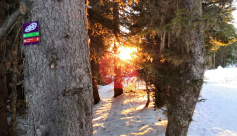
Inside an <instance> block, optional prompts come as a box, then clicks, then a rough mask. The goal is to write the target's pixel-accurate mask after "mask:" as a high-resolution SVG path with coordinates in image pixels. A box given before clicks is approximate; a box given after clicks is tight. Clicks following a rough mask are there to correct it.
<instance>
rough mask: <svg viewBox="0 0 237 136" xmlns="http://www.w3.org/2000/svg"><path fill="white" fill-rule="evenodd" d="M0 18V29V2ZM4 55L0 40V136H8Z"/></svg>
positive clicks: (0, 6)
mask: <svg viewBox="0 0 237 136" xmlns="http://www.w3.org/2000/svg"><path fill="white" fill-rule="evenodd" d="M0 18H1V19H0V27H1V26H2V25H3V23H4V21H5V19H6V17H5V8H4V1H0ZM5 53H6V46H5V44H4V40H3V39H0V128H1V129H0V136H8V123H7V93H6V92H7V88H6V75H5V73H6V67H5V62H4V58H5Z"/></svg>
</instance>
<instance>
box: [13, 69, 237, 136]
mask: <svg viewBox="0 0 237 136" xmlns="http://www.w3.org/2000/svg"><path fill="white" fill-rule="evenodd" d="M204 80H205V84H204V85H203V88H202V91H201V94H200V98H199V99H205V101H204V102H199V103H197V105H196V108H195V111H194V115H193V121H192V122H191V124H190V127H189V130H188V136H237V120H236V119H237V68H224V69H222V68H218V69H216V70H208V71H206V72H205V79H204ZM98 87H99V93H100V97H101V101H100V102H99V103H98V104H96V105H94V107H93V120H92V121H93V134H94V136H139V135H143V136H165V130H166V126H167V123H168V122H167V118H166V116H165V112H166V109H165V108H163V109H155V107H154V102H153V99H152V96H151V99H152V100H151V102H150V105H149V107H148V108H144V106H145V103H146V100H147V98H146V97H147V96H146V92H144V91H142V88H143V89H144V86H140V87H138V91H136V92H134V91H129V92H127V93H124V94H122V95H121V96H118V97H117V98H114V97H113V94H114V92H113V83H112V84H109V85H106V86H100V85H99V86H98ZM8 121H9V122H10V117H8ZM17 124H18V126H17V132H18V133H19V135H20V136H24V135H25V134H26V130H27V121H26V118H25V117H23V116H17Z"/></svg>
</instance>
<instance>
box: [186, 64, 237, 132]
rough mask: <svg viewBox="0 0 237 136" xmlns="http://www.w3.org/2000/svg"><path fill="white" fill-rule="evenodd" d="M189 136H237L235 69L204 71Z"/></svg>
mask: <svg viewBox="0 0 237 136" xmlns="http://www.w3.org/2000/svg"><path fill="white" fill-rule="evenodd" d="M205 79H206V80H205V82H206V83H205V84H204V85H203V88H202V91H201V96H202V97H201V98H202V99H206V101H205V102H199V103H198V104H197V105H196V108H195V111H194V115H193V120H194V121H193V122H191V124H190V127H189V131H188V136H237V68H224V69H223V68H220V67H218V69H216V70H209V71H206V72H205Z"/></svg>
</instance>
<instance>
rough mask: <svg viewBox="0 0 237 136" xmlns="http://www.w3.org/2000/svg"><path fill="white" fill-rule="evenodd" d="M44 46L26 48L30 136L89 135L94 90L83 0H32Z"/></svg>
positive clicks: (31, 14)
mask: <svg viewBox="0 0 237 136" xmlns="http://www.w3.org/2000/svg"><path fill="white" fill-rule="evenodd" d="M25 19H26V21H27V22H31V21H37V20H38V21H39V25H40V35H41V36H40V44H39V45H29V46H24V47H23V48H22V50H23V51H24V53H25V67H24V69H25V74H24V80H25V83H24V85H25V94H26V98H27V100H28V108H29V111H28V124H29V125H28V129H27V130H28V131H27V135H28V136H33V135H36V136H41V135H49V136H75V135H77V136H91V135H92V105H93V103H92V102H93V100H92V99H93V94H92V93H93V91H92V83H91V75H90V72H91V70H90V62H89V48H88V41H87V40H88V35H87V28H86V27H87V25H86V5H85V1H84V0H82V1H78V0H37V1H32V5H31V8H30V10H29V14H28V15H27V16H26V18H25Z"/></svg>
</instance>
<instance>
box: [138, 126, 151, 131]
mask: <svg viewBox="0 0 237 136" xmlns="http://www.w3.org/2000/svg"><path fill="white" fill-rule="evenodd" d="M147 127H149V125H145V126H143V127H142V128H141V129H139V131H142V130H143V129H145V128H147Z"/></svg>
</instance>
